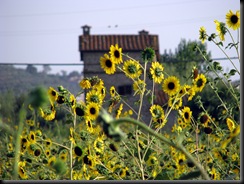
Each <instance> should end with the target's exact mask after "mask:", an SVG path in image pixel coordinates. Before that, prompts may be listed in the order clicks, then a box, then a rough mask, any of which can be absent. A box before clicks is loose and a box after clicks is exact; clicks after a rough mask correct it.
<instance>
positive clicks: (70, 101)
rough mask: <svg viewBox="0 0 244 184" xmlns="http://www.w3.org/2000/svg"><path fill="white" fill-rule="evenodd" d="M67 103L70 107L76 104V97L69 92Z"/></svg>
mask: <svg viewBox="0 0 244 184" xmlns="http://www.w3.org/2000/svg"><path fill="white" fill-rule="evenodd" d="M69 103H70V105H71V108H72V109H74V108H75V105H76V99H75V96H74V95H73V94H71V95H70V96H69Z"/></svg>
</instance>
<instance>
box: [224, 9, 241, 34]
mask: <svg viewBox="0 0 244 184" xmlns="http://www.w3.org/2000/svg"><path fill="white" fill-rule="evenodd" d="M226 24H227V26H229V28H231V29H233V30H237V29H238V28H240V24H241V23H240V11H239V10H238V11H236V14H234V13H233V12H232V11H231V10H230V11H229V12H228V13H227V14H226Z"/></svg>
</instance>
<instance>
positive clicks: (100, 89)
mask: <svg viewBox="0 0 244 184" xmlns="http://www.w3.org/2000/svg"><path fill="white" fill-rule="evenodd" d="M93 89H94V90H95V91H97V92H98V93H99V94H101V100H102V101H103V99H104V98H105V96H106V87H105V86H103V85H99V86H97V87H94V88H93Z"/></svg>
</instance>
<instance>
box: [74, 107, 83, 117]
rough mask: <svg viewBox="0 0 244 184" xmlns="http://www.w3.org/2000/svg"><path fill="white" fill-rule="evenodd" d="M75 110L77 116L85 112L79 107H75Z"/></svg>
mask: <svg viewBox="0 0 244 184" xmlns="http://www.w3.org/2000/svg"><path fill="white" fill-rule="evenodd" d="M75 112H76V114H77V115H78V116H84V115H85V112H84V110H83V109H81V108H79V107H76V108H75Z"/></svg>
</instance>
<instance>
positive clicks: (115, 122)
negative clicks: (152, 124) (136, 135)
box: [110, 117, 210, 180]
mask: <svg viewBox="0 0 244 184" xmlns="http://www.w3.org/2000/svg"><path fill="white" fill-rule="evenodd" d="M110 123H111V124H113V125H114V126H115V127H116V126H119V125H120V124H123V123H132V124H134V125H136V126H137V127H140V128H142V129H144V130H145V131H147V132H148V133H149V134H151V135H153V136H155V137H157V138H158V139H159V140H161V141H162V142H164V143H166V144H168V145H169V146H173V147H174V148H176V149H178V150H179V151H181V152H183V153H184V154H185V155H186V157H187V158H188V159H189V160H191V161H192V162H193V163H194V165H195V166H196V167H197V168H198V169H199V171H200V172H201V174H202V177H203V178H204V179H206V180H210V178H209V176H208V173H207V172H206V171H205V170H204V168H203V167H202V165H201V164H200V163H199V162H198V161H196V160H195V158H194V157H193V156H192V155H191V154H190V153H189V152H188V151H187V150H186V149H185V147H184V146H183V145H182V144H175V143H174V142H171V141H169V140H168V139H167V138H165V137H164V136H162V135H161V134H158V133H156V132H155V131H153V130H152V129H151V128H149V127H148V126H147V125H145V124H144V123H142V122H140V121H137V120H135V119H131V118H127V117H125V118H120V119H115V120H113V121H112V122H110Z"/></svg>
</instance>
